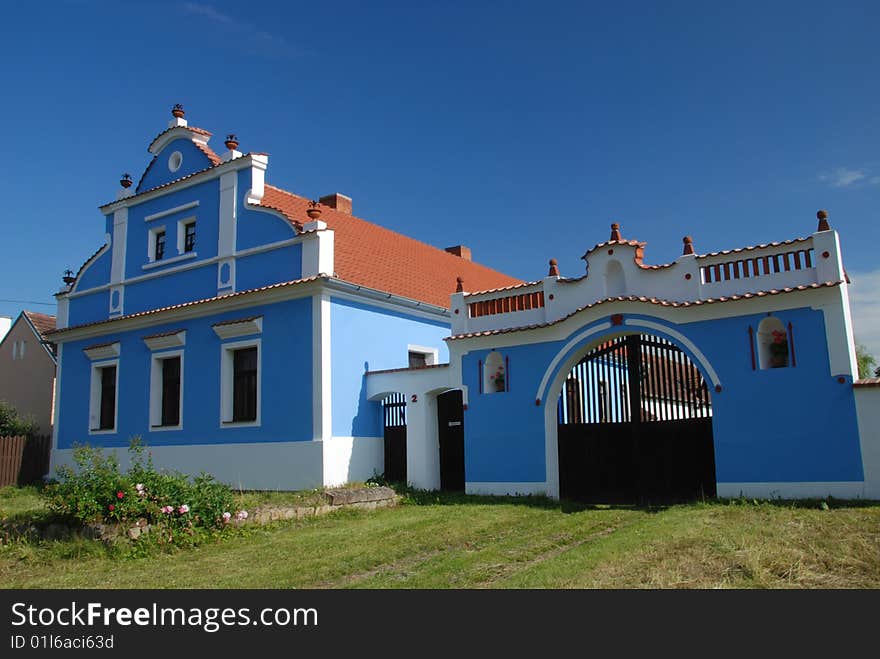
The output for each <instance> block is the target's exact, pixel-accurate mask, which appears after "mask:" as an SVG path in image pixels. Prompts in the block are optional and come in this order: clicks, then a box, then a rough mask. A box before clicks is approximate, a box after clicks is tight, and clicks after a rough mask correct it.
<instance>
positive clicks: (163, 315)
mask: <svg viewBox="0 0 880 659" xmlns="http://www.w3.org/2000/svg"><path fill="white" fill-rule="evenodd" d="M324 291H326V292H327V293H329V294H330V295H332V296H334V297H340V298H343V299H349V300H352V301H355V302H358V303H360V304H368V305H372V306H375V307H378V308H383V309H387V310H389V311H393V312H396V313H406V314H409V315H412V316H416V317H419V318H425V319H427V320H434V321H435V322H438V321H439V322H447V323H448V322H449V310H448V309H444V308H442V307H436V306H434V305H430V304H426V303H424V302H418V301H417V300H410V299H408V298H403V297H399V296H396V295H392V294H391V293H384V292H382V291H377V290H375V289H371V288H367V287H364V286H359V285H357V284H351V283H349V282H346V281H343V280H341V279H331V278H329V277H318V278H315V279H311V280H307V281H301V282H297V283H294V284H290V285H286V286H284V285H276V286H275V287H274V288H266V289H263V290H255V291H252V292H248V293H238V294H232V295H227V296H221V297H218V298H212V299H210V300H207V301H204V302H199V303H195V304H190V305H188V306H182V307H180V306H179V307H170V308H168V309H164V310H161V311H157V312H155V313H145V314H143V315H132V316H129V317H122V318H118V319H115V320H112V321H109V322H102V323H96V324H94V325H83V326H81V327H72V328H69V329H65V330H61V331H60V332H59V333H58V335H55V336H51V337H49V338H50V339H51V340H52V341H53V342H55V343H66V342H69V341H78V340H80V339H85V338H89V337H95V336H103V335H106V334H109V333H111V332H113V333H117V332H127V331H129V330H135V329H143V328H147V327H155V326H156V325H164V324H167V323H169V322H177V321H183V320H188V319H191V318H201V317H204V316H211V315H214V314H218V313H225V312H227V311H234V310H236V309H247V308H249V307H255V306H258V305H263V304H272V303H275V302H282V301H286V300H293V299H298V298H304V297H310V296H312V295H315V294H316V293H320V292H324ZM182 304H186V303H182Z"/></svg>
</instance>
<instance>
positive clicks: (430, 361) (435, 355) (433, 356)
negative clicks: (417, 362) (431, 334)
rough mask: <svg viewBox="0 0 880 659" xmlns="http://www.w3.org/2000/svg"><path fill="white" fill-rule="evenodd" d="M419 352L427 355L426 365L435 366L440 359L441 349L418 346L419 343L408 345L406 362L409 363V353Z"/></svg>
mask: <svg viewBox="0 0 880 659" xmlns="http://www.w3.org/2000/svg"><path fill="white" fill-rule="evenodd" d="M411 352H417V353H419V354H422V355H425V365H426V366H435V365H436V364H438V363H439V360H440V351H439V350H438V349H437V348H431V347H429V346H417V345H412V344H410V345H408V346H406V363H407V364H409V353H411Z"/></svg>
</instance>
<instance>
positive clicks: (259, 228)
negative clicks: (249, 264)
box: [235, 169, 296, 250]
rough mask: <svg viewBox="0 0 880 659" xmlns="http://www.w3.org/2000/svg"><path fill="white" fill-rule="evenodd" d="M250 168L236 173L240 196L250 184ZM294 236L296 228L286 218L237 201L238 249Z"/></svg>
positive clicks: (236, 238)
mask: <svg viewBox="0 0 880 659" xmlns="http://www.w3.org/2000/svg"><path fill="white" fill-rule="evenodd" d="M251 178H252V175H251V171H250V169H246V170H242V171H241V172H239V173H238V190H239V197H240V198H241V197H242V196H243V195H244V193H245V192H247V190H248V189H249V188H250V185H251ZM294 236H296V229H294V227H293V225H292V224H291V223H290V222H288V221H287V220H286V219H284V218H282V217H279V216H278V215H277V214H276V213H272V212H266V211H257V210H253V209H251V208H248V207H247V206H245V205H244V204H241V203H239V206H238V222H237V223H236V236H235V240H236V245H237V246H238V249H240V250H241V249H249V248H251V247H256V246H258V245H267V244H269V243H275V242H279V241H282V240H289V239H290V238H293V237H294Z"/></svg>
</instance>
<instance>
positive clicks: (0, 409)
mask: <svg viewBox="0 0 880 659" xmlns="http://www.w3.org/2000/svg"><path fill="white" fill-rule="evenodd" d="M39 429H40V428H39V426H38V425H37V423H36V421H34V418H33V417H32V416H29V417H23V416H21V415H20V414H19V413H18V410H16V409H15V408H14V407H13V406H12V405H10V404H9V403H7V402H6V401H5V400H0V437H17V436H19V435H27V436H28V437H31V436H33V435H36V434H37V431H38V430H39Z"/></svg>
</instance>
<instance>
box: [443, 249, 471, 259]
mask: <svg viewBox="0 0 880 659" xmlns="http://www.w3.org/2000/svg"><path fill="white" fill-rule="evenodd" d="M446 251H447V252H449V253H450V254H455V255H456V256H458V257H461V258H463V259H464V260H465V261H471V260H472V259H471V248H470V247H465V246H464V245H456V246H455V247H447V248H446Z"/></svg>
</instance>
